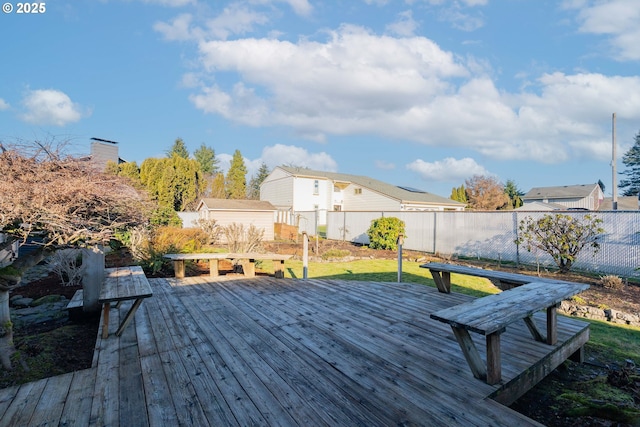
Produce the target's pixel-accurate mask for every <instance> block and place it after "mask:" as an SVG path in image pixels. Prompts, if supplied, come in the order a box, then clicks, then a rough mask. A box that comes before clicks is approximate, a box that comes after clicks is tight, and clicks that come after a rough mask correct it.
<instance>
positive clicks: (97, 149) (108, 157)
mask: <svg viewBox="0 0 640 427" xmlns="http://www.w3.org/2000/svg"><path fill="white" fill-rule="evenodd" d="M91 141H92V142H91V161H92V162H94V163H95V164H96V165H98V167H100V169H102V170H104V169H105V168H106V167H107V162H109V161H112V162H114V163H116V164H120V163H124V160H122V159H121V158H120V157H119V156H118V143H117V142H116V141H109V140H107V139H100V138H91Z"/></svg>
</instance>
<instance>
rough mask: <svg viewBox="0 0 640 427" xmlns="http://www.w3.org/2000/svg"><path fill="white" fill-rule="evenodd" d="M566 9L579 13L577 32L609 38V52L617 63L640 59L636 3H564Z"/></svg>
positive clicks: (629, 0)
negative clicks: (578, 28)
mask: <svg viewBox="0 0 640 427" xmlns="http://www.w3.org/2000/svg"><path fill="white" fill-rule="evenodd" d="M565 6H566V7H567V8H577V9H580V11H579V14H578V21H579V22H580V31H581V32H584V33H591V34H604V35H608V36H610V39H609V43H610V45H611V46H612V47H613V50H614V52H612V53H613V54H614V55H615V57H616V58H617V59H618V60H621V61H637V60H639V59H640V43H638V40H640V27H639V26H638V22H640V3H639V2H638V1H637V0H609V1H606V2H595V4H586V3H585V2H577V3H565Z"/></svg>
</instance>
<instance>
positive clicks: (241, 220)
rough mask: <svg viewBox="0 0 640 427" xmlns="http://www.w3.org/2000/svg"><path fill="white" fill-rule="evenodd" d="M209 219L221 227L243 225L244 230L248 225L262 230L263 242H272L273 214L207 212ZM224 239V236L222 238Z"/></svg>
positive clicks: (257, 212) (258, 212)
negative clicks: (235, 224)
mask: <svg viewBox="0 0 640 427" xmlns="http://www.w3.org/2000/svg"><path fill="white" fill-rule="evenodd" d="M209 219H215V220H216V223H217V224H218V225H219V226H221V227H226V226H228V225H231V224H232V223H234V222H235V223H237V224H243V225H244V227H245V229H246V228H248V227H249V226H250V225H253V226H255V227H256V228H258V229H263V230H264V239H263V240H264V241H272V240H273V239H274V233H273V212H269V211H267V212H260V211H216V210H211V211H209ZM222 237H223V239H224V236H222Z"/></svg>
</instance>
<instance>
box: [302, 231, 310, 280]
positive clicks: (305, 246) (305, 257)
mask: <svg viewBox="0 0 640 427" xmlns="http://www.w3.org/2000/svg"><path fill="white" fill-rule="evenodd" d="M308 271H309V236H307V232H306V231H303V232H302V278H303V279H306V278H307V275H308Z"/></svg>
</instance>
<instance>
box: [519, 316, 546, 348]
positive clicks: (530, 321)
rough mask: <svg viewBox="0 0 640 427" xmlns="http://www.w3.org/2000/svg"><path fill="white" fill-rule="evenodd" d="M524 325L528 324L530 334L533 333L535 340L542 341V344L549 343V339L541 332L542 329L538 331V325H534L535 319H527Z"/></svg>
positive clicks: (528, 317) (529, 317)
mask: <svg viewBox="0 0 640 427" xmlns="http://www.w3.org/2000/svg"><path fill="white" fill-rule="evenodd" d="M524 323H526V325H527V328H529V332H531V336H533V339H534V340H536V341H540V342H547V338H546V337H545V336H544V335H542V332H540V329H538V327H537V326H536V324H535V323H533V318H532V317H531V316H527V317H525V318H524Z"/></svg>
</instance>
